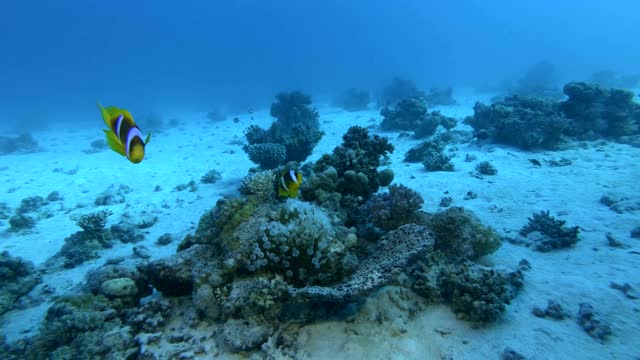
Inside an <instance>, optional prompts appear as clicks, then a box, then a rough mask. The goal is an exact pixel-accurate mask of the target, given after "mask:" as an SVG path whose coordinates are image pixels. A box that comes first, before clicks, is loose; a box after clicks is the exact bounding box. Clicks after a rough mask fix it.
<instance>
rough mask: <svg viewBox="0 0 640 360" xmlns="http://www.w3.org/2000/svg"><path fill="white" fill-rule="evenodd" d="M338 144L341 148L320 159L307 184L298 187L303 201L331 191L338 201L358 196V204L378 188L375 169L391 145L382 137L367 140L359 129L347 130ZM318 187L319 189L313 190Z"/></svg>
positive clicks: (378, 178) (377, 174)
mask: <svg viewBox="0 0 640 360" xmlns="http://www.w3.org/2000/svg"><path fill="white" fill-rule="evenodd" d="M342 140H343V141H342V145H340V146H338V147H336V148H335V149H334V150H333V153H332V154H331V155H328V154H325V155H323V156H322V158H320V159H319V160H318V161H317V162H316V163H315V165H314V166H313V171H314V174H313V175H312V176H311V177H310V178H309V181H308V182H307V183H308V184H307V185H305V184H303V186H302V193H303V194H302V196H303V198H304V199H305V200H308V201H315V200H319V198H321V197H322V198H325V196H323V194H319V193H318V192H317V191H318V190H320V191H324V192H326V191H328V190H333V191H332V192H333V193H339V196H340V197H349V196H352V197H353V196H356V197H358V196H359V197H361V199H360V200H358V202H360V203H361V202H362V201H363V200H366V199H368V198H369V197H371V195H373V194H374V193H376V192H377V191H378V189H379V188H380V177H379V172H378V167H379V166H380V165H381V159H382V157H384V156H386V155H387V153H392V152H393V150H394V148H393V145H391V144H390V143H389V140H388V139H387V138H385V137H380V136H378V135H373V136H370V135H369V131H368V130H367V129H366V128H363V127H360V126H352V127H350V128H349V130H348V131H347V133H346V134H345V135H344V136H343V137H342ZM321 174H325V175H324V176H323V175H321ZM314 176H315V178H314ZM318 177H322V179H319V178H318ZM318 183H323V185H320V186H318V187H314V185H319V184H318ZM325 195H326V194H325ZM334 198H335V196H334ZM338 200H340V199H338ZM343 200H344V199H343ZM320 201H321V200H320ZM356 205H359V204H356Z"/></svg>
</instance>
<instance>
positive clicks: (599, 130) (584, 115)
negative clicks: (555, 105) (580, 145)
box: [560, 82, 640, 139]
mask: <svg viewBox="0 0 640 360" xmlns="http://www.w3.org/2000/svg"><path fill="white" fill-rule="evenodd" d="M563 91H564V93H565V94H566V95H567V96H568V97H569V99H567V100H566V101H564V102H562V103H560V110H562V112H563V113H564V115H565V116H566V117H567V118H568V119H571V121H572V123H571V126H570V127H569V128H568V129H567V133H568V134H569V135H571V136H576V137H579V138H585V139H594V138H597V137H602V136H605V137H613V138H617V137H621V136H627V135H635V134H639V133H640V104H637V103H635V102H634V101H633V97H634V94H633V92H631V91H629V90H621V89H611V90H605V89H603V88H601V87H599V86H598V85H595V84H588V83H583V82H571V83H568V84H566V85H565V86H564V88H563Z"/></svg>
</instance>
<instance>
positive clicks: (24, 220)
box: [9, 214, 36, 232]
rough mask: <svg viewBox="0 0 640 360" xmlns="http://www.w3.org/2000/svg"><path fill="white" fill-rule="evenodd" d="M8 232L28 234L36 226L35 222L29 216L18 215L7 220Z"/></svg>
mask: <svg viewBox="0 0 640 360" xmlns="http://www.w3.org/2000/svg"><path fill="white" fill-rule="evenodd" d="M9 225H10V226H11V227H10V228H9V231H10V232H28V231H29V230H31V229H33V228H34V227H35V226H36V220H35V219H34V218H33V217H32V216H29V215H25V214H18V215H14V216H12V217H10V218H9Z"/></svg>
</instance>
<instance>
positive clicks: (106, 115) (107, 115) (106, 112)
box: [98, 103, 135, 129]
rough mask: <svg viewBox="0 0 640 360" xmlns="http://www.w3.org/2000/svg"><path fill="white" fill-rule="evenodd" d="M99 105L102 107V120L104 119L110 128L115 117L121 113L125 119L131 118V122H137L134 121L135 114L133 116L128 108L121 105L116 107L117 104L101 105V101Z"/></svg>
mask: <svg viewBox="0 0 640 360" xmlns="http://www.w3.org/2000/svg"><path fill="white" fill-rule="evenodd" d="M98 107H99V108H100V112H101V113H102V120H104V123H105V124H107V126H108V127H109V129H111V124H112V121H113V119H115V118H117V117H118V116H120V115H122V116H123V117H124V118H125V119H128V120H130V121H131V123H132V124H133V125H135V122H134V121H133V116H131V113H130V112H129V111H128V110H125V109H120V108H119V107H116V106H107V107H106V108H105V107H103V106H102V105H100V103H98Z"/></svg>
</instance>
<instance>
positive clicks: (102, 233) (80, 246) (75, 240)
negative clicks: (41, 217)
mask: <svg viewBox="0 0 640 360" xmlns="http://www.w3.org/2000/svg"><path fill="white" fill-rule="evenodd" d="M109 215H111V212H110V211H108V210H102V211H97V212H95V213H91V214H86V215H82V216H80V217H79V218H77V220H76V225H78V227H80V228H81V229H82V230H81V231H78V232H76V233H73V234H71V235H70V236H69V237H67V238H65V239H64V245H62V248H61V249H60V251H58V253H57V254H56V255H54V256H53V257H51V258H50V259H49V260H48V261H47V266H57V265H62V266H63V267H64V268H74V267H76V266H78V265H80V264H82V263H83V262H85V261H88V260H91V259H96V258H98V251H99V250H101V249H104V248H110V247H111V246H112V239H113V236H112V233H111V231H110V230H109V229H107V228H106V224H107V218H108V217H109Z"/></svg>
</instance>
